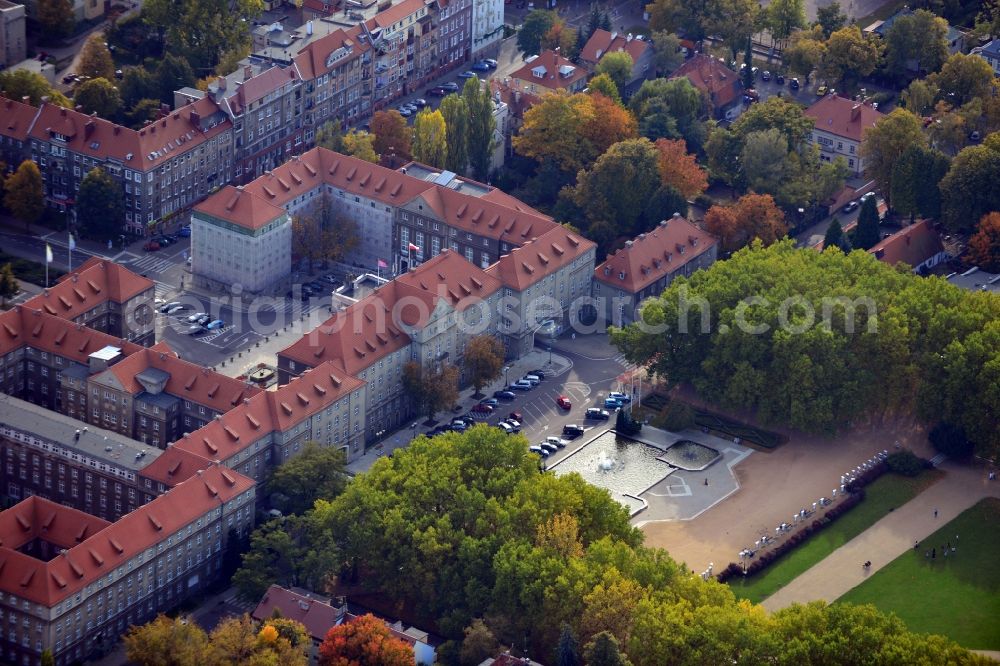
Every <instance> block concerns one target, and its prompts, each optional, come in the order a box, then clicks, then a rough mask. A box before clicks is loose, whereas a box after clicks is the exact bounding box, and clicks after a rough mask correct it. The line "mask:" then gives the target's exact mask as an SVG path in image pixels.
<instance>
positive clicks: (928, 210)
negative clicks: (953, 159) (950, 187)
mask: <svg viewBox="0 0 1000 666" xmlns="http://www.w3.org/2000/svg"><path fill="white" fill-rule="evenodd" d="M948 166H949V160H948V158H947V156H945V155H944V153H942V152H940V151H937V150H933V149H932V148H928V147H926V146H921V145H912V146H910V147H908V148H907V149H906V150H904V151H903V153H902V154H901V155H900V156H899V159H898V160H897V161H896V164H895V165H894V166H893V168H892V191H891V192H890V195H891V201H892V207H893V210H895V211H896V212H897V213H900V214H902V215H909V216H910V220H911V221H913V220H915V219H916V216H917V215H922V216H924V217H929V218H934V219H936V218H938V217H940V216H941V189H940V187H939V185H940V183H941V179H942V178H944V176H945V174H946V173H948Z"/></svg>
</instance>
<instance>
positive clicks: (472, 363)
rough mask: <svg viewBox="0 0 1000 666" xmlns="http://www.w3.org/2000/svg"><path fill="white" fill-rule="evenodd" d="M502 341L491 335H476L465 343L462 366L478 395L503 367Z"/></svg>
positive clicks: (497, 375)
mask: <svg viewBox="0 0 1000 666" xmlns="http://www.w3.org/2000/svg"><path fill="white" fill-rule="evenodd" d="M503 361H504V347H503V343H502V342H500V341H499V340H498V339H497V338H495V337H493V336H492V335H477V336H475V337H473V338H471V339H470V340H469V341H468V342H467V343H466V344H465V351H464V352H463V354H462V368H463V369H464V370H465V375H466V377H467V378H468V380H469V381H470V382H471V383H472V387H473V388H474V389H475V393H474V395H476V396H479V395H480V394H481V391H482V389H483V386H485V385H486V384H488V383H489V382H491V381H493V380H494V379H496V378H497V377H499V376H500V370H501V369H502V368H503Z"/></svg>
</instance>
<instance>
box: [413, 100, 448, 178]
mask: <svg viewBox="0 0 1000 666" xmlns="http://www.w3.org/2000/svg"><path fill="white" fill-rule="evenodd" d="M447 156H448V137H447V131H446V129H445V124H444V116H443V115H441V112H440V111H438V110H434V111H432V110H430V108H427V107H425V108H424V109H422V110H421V111H420V113H418V114H417V118H416V120H414V121H413V159H415V160H417V161H418V162H423V163H424V164H428V165H430V166H432V167H436V168H438V169H443V168H444V165H445V160H446V158H447Z"/></svg>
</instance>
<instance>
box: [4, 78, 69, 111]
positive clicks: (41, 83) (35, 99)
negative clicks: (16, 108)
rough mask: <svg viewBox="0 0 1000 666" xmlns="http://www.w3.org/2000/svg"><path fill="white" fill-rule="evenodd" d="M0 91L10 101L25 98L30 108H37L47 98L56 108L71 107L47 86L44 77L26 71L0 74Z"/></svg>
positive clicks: (61, 96) (58, 93)
mask: <svg viewBox="0 0 1000 666" xmlns="http://www.w3.org/2000/svg"><path fill="white" fill-rule="evenodd" d="M0 89H2V90H3V91H4V95H5V96H7V97H9V98H10V99H16V100H20V99H21V98H23V97H27V98H28V101H29V102H31V104H32V106H39V105H40V104H41V103H42V98H43V97H48V98H49V102H51V103H52V104H55V105H56V106H62V107H66V108H72V107H73V104H72V103H71V102H70V101H69V100H68V99H66V96H65V95H63V94H62V93H61V92H59V91H58V90H56V89H55V88H53V87H52V86H51V85H49V82H48V81H47V80H45V77H44V76H42V75H41V74H39V73H38V72H30V71H28V70H26V69H8V70H4V71H2V72H0Z"/></svg>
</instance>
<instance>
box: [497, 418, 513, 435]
mask: <svg viewBox="0 0 1000 666" xmlns="http://www.w3.org/2000/svg"><path fill="white" fill-rule="evenodd" d="M497 427H498V428H500V429H501V430H503V431H504V432H505V433H507V434H508V435H513V434H514V429H513V428H511V427H510V424H508V423H504V422H503V421H501V422H500V423H498V424H497Z"/></svg>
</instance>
